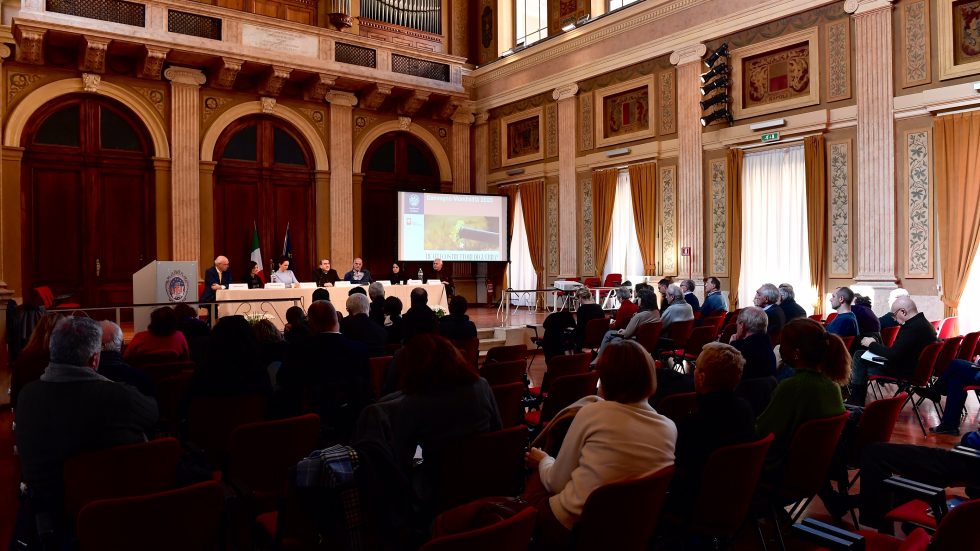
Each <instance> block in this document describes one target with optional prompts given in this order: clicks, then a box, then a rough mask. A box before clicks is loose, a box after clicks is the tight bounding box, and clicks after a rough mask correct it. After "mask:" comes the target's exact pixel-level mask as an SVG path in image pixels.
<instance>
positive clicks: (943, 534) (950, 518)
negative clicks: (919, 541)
mask: <svg viewBox="0 0 980 551" xmlns="http://www.w3.org/2000/svg"><path fill="white" fill-rule="evenodd" d="M977 524H980V499H974V500H972V501H967V502H965V503H960V504H959V505H957V506H956V507H953V508H952V509H950V510H949V513H947V514H946V515H945V516H944V517H943V520H942V521H940V522H939V527H938V528H937V529H936V533H935V534H934V535H933V537H932V544H931V545H930V546H929V549H930V551H960V550H963V549H968V548H972V549H975V548H976V542H977V539H976V538H977ZM971 541H972V542H973V544H969V543H968V542H971Z"/></svg>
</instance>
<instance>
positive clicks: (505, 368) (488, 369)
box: [480, 360, 527, 386]
mask: <svg viewBox="0 0 980 551" xmlns="http://www.w3.org/2000/svg"><path fill="white" fill-rule="evenodd" d="M526 375H527V364H526V363H525V362H524V360H512V361H507V362H486V363H484V364H483V367H482V368H481V369H480V376H481V377H483V378H484V379H486V380H487V382H488V383H490V386H496V385H507V384H510V383H521V384H524V378H525V376H526Z"/></svg>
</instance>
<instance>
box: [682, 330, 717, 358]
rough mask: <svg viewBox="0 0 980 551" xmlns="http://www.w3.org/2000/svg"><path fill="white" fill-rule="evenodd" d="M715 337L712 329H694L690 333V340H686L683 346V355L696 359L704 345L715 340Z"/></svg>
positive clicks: (715, 334)
mask: <svg viewBox="0 0 980 551" xmlns="http://www.w3.org/2000/svg"><path fill="white" fill-rule="evenodd" d="M717 335H718V334H717V333H716V332H715V328H714V327H711V326H709V327H695V328H694V330H693V331H691V336H690V338H688V339H687V344H685V345H684V355H685V356H689V357H694V358H697V357H698V354H700V353H701V349H702V348H704V345H706V344H708V343H709V342H711V341H713V340H715V337H716V336H717Z"/></svg>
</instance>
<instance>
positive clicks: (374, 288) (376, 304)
mask: <svg viewBox="0 0 980 551" xmlns="http://www.w3.org/2000/svg"><path fill="white" fill-rule="evenodd" d="M368 298H370V299H371V307H370V309H369V310H368V317H369V318H371V321H373V322H374V323H376V324H378V325H380V326H382V327H384V324H385V286H384V284H383V283H381V282H380V281H375V282H372V283H371V284H370V285H368Z"/></svg>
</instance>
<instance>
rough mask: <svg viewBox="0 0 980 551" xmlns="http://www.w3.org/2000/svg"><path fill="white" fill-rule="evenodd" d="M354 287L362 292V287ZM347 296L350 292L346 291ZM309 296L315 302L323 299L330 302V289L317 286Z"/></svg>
mask: <svg viewBox="0 0 980 551" xmlns="http://www.w3.org/2000/svg"><path fill="white" fill-rule="evenodd" d="M356 289H358V290H359V292H364V289H361V288H360V287H356ZM352 290H353V289H352ZM347 296H350V293H347ZM310 298H311V299H312V301H313V302H316V301H318V300H325V301H327V302H330V291H328V290H326V289H324V288H322V287H318V288H317V289H315V290H314V291H313V296H312V297H310ZM305 315H306V314H305V313H304V316H305Z"/></svg>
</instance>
